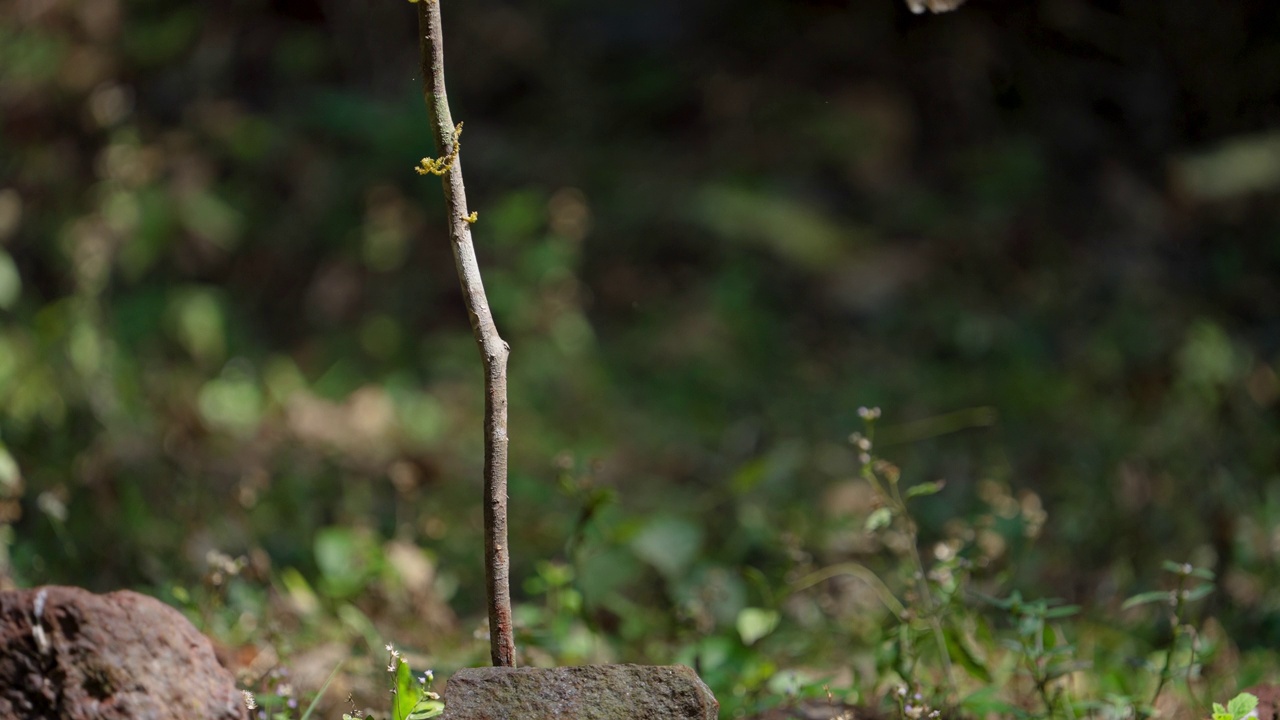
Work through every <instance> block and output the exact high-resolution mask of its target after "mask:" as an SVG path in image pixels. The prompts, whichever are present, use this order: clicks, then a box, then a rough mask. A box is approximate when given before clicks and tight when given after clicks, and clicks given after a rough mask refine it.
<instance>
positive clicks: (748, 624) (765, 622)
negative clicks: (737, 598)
mask: <svg viewBox="0 0 1280 720" xmlns="http://www.w3.org/2000/svg"><path fill="white" fill-rule="evenodd" d="M778 620H779V616H778V613H777V611H775V610H766V609H764V608H754V607H749V608H743V609H742V610H741V611H740V612H739V613H738V621H737V627H738V635H739V636H741V637H742V642H743V644H745V645H754V644H755V643H756V641H757V640H759V639H760V638H762V637H764V636H765V635H768V634H769V633H771V632H773V631H774V629H775V628H777V627H778Z"/></svg>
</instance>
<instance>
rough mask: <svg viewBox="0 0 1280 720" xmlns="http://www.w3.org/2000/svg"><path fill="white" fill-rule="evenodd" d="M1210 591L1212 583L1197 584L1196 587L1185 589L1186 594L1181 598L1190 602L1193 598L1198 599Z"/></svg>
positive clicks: (1211, 590)
mask: <svg viewBox="0 0 1280 720" xmlns="http://www.w3.org/2000/svg"><path fill="white" fill-rule="evenodd" d="M1211 592H1213V584H1212V583H1205V584H1203V585H1197V586H1196V587H1194V588H1192V589H1190V590H1188V591H1187V594H1186V596H1185V597H1183V600H1185V601H1187V602H1192V601H1194V600H1199V599H1200V598H1203V597H1204V596H1206V595H1208V594H1209V593H1211Z"/></svg>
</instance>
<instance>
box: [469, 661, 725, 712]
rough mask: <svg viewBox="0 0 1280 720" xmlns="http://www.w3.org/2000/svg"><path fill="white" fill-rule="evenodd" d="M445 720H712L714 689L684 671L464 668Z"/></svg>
mask: <svg viewBox="0 0 1280 720" xmlns="http://www.w3.org/2000/svg"><path fill="white" fill-rule="evenodd" d="M444 700H445V711H444V718H445V720H715V719H716V717H717V714H718V712H719V710H720V703H718V702H716V699H715V696H714V695H712V694H711V690H710V689H708V688H707V686H706V685H705V684H704V683H703V682H702V680H701V679H700V678H699V677H698V675H697V673H695V672H694V671H693V670H692V669H690V668H688V667H685V666H684V665H584V666H581V667H556V668H518V669H517V668H497V667H486V668H464V669H462V670H459V671H457V672H456V673H454V674H453V676H452V677H450V678H449V682H448V683H447V684H446V685H445V693H444Z"/></svg>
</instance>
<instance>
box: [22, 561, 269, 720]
mask: <svg viewBox="0 0 1280 720" xmlns="http://www.w3.org/2000/svg"><path fill="white" fill-rule="evenodd" d="M246 716H247V711H246V710H245V708H244V702H243V698H242V696H241V694H240V692H239V691H238V690H237V689H236V686H235V680H234V678H232V677H231V673H229V672H228V671H227V670H226V669H225V668H223V667H222V666H221V665H219V664H218V661H217V660H216V659H215V658H214V655H213V647H212V646H211V645H210V643H209V640H208V639H207V638H206V637H204V636H203V635H201V634H200V633H199V632H197V631H196V629H195V628H194V627H192V625H191V623H189V622H187V619H186V618H184V617H183V616H182V614H181V613H179V612H178V611H177V610H174V609H173V608H171V607H169V606H168V605H165V604H164V603H162V602H160V601H158V600H155V599H153V598H149V597H147V596H145V595H139V594H137V593H133V592H129V591H127V590H126V591H121V592H114V593H110V594H107V595H95V594H94V593H91V592H89V591H87V590H82V589H80V588H74V587H55V586H49V587H43V588H36V589H34V590H12V591H5V592H0V718H23V719H24V720H91V719H92V720H126V719H129V720H168V719H170V718H172V719H173V720H179V718H181V719H182V720H242V719H243V718H245V717H246Z"/></svg>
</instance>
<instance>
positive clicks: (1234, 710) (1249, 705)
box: [1227, 693, 1258, 718]
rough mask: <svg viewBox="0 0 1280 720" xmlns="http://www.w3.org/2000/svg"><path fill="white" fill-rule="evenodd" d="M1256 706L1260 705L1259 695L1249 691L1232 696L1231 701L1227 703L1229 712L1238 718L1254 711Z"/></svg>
mask: <svg viewBox="0 0 1280 720" xmlns="http://www.w3.org/2000/svg"><path fill="white" fill-rule="evenodd" d="M1256 707H1258V698H1257V696H1255V695H1251V694H1249V693H1240V694H1239V695H1237V696H1235V697H1234V698H1231V702H1229V703H1227V712H1229V713H1231V714H1232V715H1233V716H1235V717H1236V718H1242V717H1244V716H1245V715H1248V714H1249V713H1251V712H1253V710H1254V708H1256Z"/></svg>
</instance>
